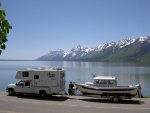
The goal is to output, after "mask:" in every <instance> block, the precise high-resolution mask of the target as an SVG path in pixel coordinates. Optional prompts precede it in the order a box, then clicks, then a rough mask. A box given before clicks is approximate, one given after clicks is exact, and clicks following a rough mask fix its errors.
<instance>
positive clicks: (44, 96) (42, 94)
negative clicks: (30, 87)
mask: <svg viewBox="0 0 150 113" xmlns="http://www.w3.org/2000/svg"><path fill="white" fill-rule="evenodd" d="M39 95H40V97H41V99H45V98H46V92H45V91H40V94H39Z"/></svg>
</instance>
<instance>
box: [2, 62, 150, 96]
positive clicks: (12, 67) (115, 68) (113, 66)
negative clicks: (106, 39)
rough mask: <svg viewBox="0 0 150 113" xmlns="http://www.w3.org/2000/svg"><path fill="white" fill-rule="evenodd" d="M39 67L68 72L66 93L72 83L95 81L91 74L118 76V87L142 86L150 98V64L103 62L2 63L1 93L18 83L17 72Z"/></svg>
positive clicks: (144, 92) (143, 91)
mask: <svg viewBox="0 0 150 113" xmlns="http://www.w3.org/2000/svg"><path fill="white" fill-rule="evenodd" d="M39 66H49V67H50V68H52V67H55V68H56V67H60V68H63V69H65V70H66V91H67V89H68V84H69V82H70V81H72V82H83V83H84V82H86V81H93V77H92V76H91V73H95V74H96V75H103V76H116V77H117V79H118V85H130V84H140V85H141V86H142V93H143V94H144V95H145V96H150V82H149V81H150V64H141V63H102V62H65V61H64V62H57V61H0V91H5V88H6V86H7V84H10V83H16V82H18V80H16V79H15V74H16V72H17V70H23V69H26V68H38V67H39Z"/></svg>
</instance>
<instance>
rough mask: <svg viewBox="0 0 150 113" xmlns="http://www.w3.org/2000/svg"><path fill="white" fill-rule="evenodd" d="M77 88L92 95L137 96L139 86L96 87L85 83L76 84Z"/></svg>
mask: <svg viewBox="0 0 150 113" xmlns="http://www.w3.org/2000/svg"><path fill="white" fill-rule="evenodd" d="M75 85H76V87H77V89H78V90H79V91H80V92H82V93H83V94H91V95H115V94H117V95H132V96H135V95H136V94H137V91H138V88H137V87H135V86H133V87H128V86H117V87H96V86H88V85H85V84H75Z"/></svg>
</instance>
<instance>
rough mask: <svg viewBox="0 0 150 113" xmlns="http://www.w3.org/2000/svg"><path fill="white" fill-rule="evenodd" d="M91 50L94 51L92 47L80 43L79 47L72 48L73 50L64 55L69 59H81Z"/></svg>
mask: <svg viewBox="0 0 150 113" xmlns="http://www.w3.org/2000/svg"><path fill="white" fill-rule="evenodd" d="M90 51H92V48H88V47H84V46H81V45H78V46H77V47H74V48H72V49H71V51H69V52H67V54H65V55H64V56H63V57H64V58H69V59H79V58H81V57H83V56H84V55H86V54H87V53H89V52H90Z"/></svg>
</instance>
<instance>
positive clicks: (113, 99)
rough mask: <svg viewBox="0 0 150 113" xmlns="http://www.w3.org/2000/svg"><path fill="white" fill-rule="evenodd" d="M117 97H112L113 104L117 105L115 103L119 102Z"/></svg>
mask: <svg viewBox="0 0 150 113" xmlns="http://www.w3.org/2000/svg"><path fill="white" fill-rule="evenodd" d="M119 99H120V98H119V96H113V98H112V101H113V102H114V103H117V102H119Z"/></svg>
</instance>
